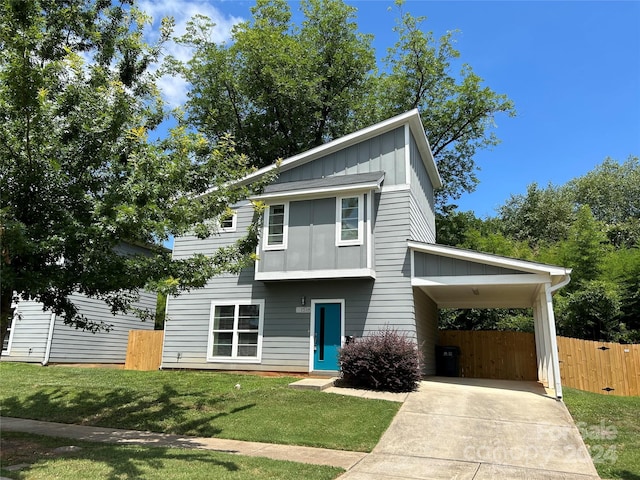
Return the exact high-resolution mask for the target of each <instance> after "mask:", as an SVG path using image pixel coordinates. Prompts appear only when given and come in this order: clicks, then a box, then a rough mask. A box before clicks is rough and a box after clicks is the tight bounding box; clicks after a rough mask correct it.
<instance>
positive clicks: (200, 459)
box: [5, 444, 241, 480]
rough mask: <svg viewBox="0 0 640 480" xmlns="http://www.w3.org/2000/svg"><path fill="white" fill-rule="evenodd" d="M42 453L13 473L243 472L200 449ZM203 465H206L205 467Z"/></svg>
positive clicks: (92, 447) (87, 447) (112, 477)
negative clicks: (71, 463) (71, 464)
mask: <svg viewBox="0 0 640 480" xmlns="http://www.w3.org/2000/svg"><path fill="white" fill-rule="evenodd" d="M40 453H41V455H39V456H38V457H37V458H34V459H33V460H34V461H35V463H33V464H31V465H30V466H28V467H26V468H24V469H22V470H21V471H20V472H16V473H14V475H16V474H17V476H18V477H17V478H19V479H22V478H29V477H30V475H31V474H37V472H39V471H40V472H42V471H45V472H47V474H51V475H55V474H56V473H55V472H56V471H57V470H58V469H59V468H62V469H64V470H65V471H66V473H67V474H68V473H69V471H67V469H71V470H70V471H71V472H73V468H76V469H81V470H82V472H83V473H84V474H90V475H91V474H93V475H96V476H97V477H98V478H103V479H109V480H116V479H120V480H121V479H134V478H141V477H151V478H155V477H158V478H162V477H164V478H167V474H168V472H179V473H181V474H182V473H184V472H183V471H184V470H185V469H187V468H189V467H190V466H193V465H194V463H197V464H199V465H198V469H200V470H202V469H204V468H206V469H207V471H209V472H210V473H211V474H212V475H213V477H212V478H215V476H216V472H217V474H218V475H221V474H222V472H223V471H226V472H237V471H239V470H241V467H240V466H239V465H238V464H237V463H235V462H232V461H224V460H222V459H221V458H216V457H217V455H215V454H212V453H211V452H201V451H197V450H189V451H176V450H171V449H169V448H164V447H153V448H136V449H135V450H133V449H132V448H131V447H125V446H106V445H105V446H103V445H99V444H83V446H82V447H81V450H78V451H74V452H72V453H64V454H57V455H51V454H50V453H46V454H45V455H42V453H43V452H40ZM54 457H55V458H59V459H66V460H73V461H80V462H91V463H92V464H93V465H86V464H83V465H82V466H80V465H76V466H75V467H66V468H65V467H64V466H63V465H57V463H58V462H54V463H53V464H50V463H48V462H47V460H48V459H51V460H52V459H53V458H54ZM203 465H206V467H204V466H203ZM5 467H6V465H5ZM94 469H95V470H94ZM78 473H80V472H78ZM169 477H171V475H169Z"/></svg>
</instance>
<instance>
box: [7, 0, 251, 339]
mask: <svg viewBox="0 0 640 480" xmlns="http://www.w3.org/2000/svg"><path fill="white" fill-rule="evenodd" d="M148 20H149V19H148V18H147V17H146V16H145V15H144V14H143V13H142V12H141V11H139V10H138V9H137V8H136V6H135V5H134V4H133V3H132V2H129V1H125V2H122V3H115V2H114V3H111V2H109V1H80V0H69V1H66V2H53V1H45V0H42V1H32V0H31V1H26V0H3V1H2V2H1V3H0V118H1V119H2V129H1V130H0V198H1V201H2V203H1V207H0V240H1V242H2V260H1V261H0V268H1V271H0V278H1V281H2V285H1V290H2V292H1V296H2V308H1V311H0V312H1V319H2V325H1V326H2V328H1V329H0V332H1V333H2V336H4V334H5V332H6V328H7V325H8V322H9V320H10V319H9V312H10V307H11V303H12V300H16V299H17V298H18V297H19V298H21V299H34V300H36V301H39V302H42V303H43V304H44V306H45V307H46V308H48V309H51V310H52V311H54V312H55V313H56V314H61V315H64V316H65V321H66V322H68V323H71V324H73V325H75V326H76V327H80V328H87V329H91V330H94V329H96V328H100V325H95V324H92V323H91V322H90V321H89V320H88V319H86V318H83V317H81V316H79V315H78V314H77V310H76V308H75V306H74V305H73V304H72V303H71V302H70V301H69V300H68V296H69V294H70V293H72V292H81V293H83V294H86V295H88V296H90V297H96V298H100V299H103V300H105V301H106V302H107V303H108V304H109V306H110V307H111V308H112V310H113V311H114V312H116V311H123V310H126V309H127V308H128V307H129V306H130V304H131V302H132V301H133V300H134V299H135V298H136V294H137V292H138V291H139V290H140V289H141V288H143V287H145V286H148V287H149V286H152V287H154V288H156V289H160V290H163V291H165V292H178V291H180V290H183V289H187V288H191V287H196V286H201V285H204V283H205V282H206V280H207V279H208V278H209V277H210V276H211V275H213V274H215V273H219V272H222V271H226V270H229V269H234V268H239V266H240V265H242V264H243V263H244V262H246V259H248V258H249V256H250V254H251V252H253V251H254V249H253V242H255V228H254V231H250V232H249V235H248V237H247V238H246V239H244V240H243V241H241V242H239V243H238V244H237V245H234V246H232V247H230V248H227V249H223V250H221V251H219V252H218V253H217V254H216V255H214V256H213V257H205V256H204V255H196V256H195V257H194V258H192V259H189V260H184V261H172V260H171V258H170V256H169V255H167V254H166V253H163V252H162V251H161V249H158V248H156V247H153V246H157V245H158V244H159V242H161V241H163V240H165V239H167V238H168V236H170V235H180V234H184V233H185V232H187V231H189V230H190V229H192V228H194V226H195V228H196V231H197V232H198V234H199V235H200V236H206V235H209V234H211V233H212V232H213V231H215V222H211V219H215V218H216V217H218V216H219V215H222V214H223V213H224V212H225V211H226V210H227V209H228V205H229V204H230V203H233V202H234V201H236V200H238V199H240V198H243V197H244V196H246V194H247V190H246V188H245V187H239V186H229V182H230V181H231V180H234V179H236V178H238V177H239V176H242V175H244V174H245V173H246V172H248V171H249V170H248V169H249V165H248V161H247V158H246V157H245V156H244V155H241V154H239V153H238V152H237V151H236V150H235V148H234V144H233V142H231V141H230V139H228V138H226V137H221V138H220V139H219V141H218V142H217V143H216V144H215V145H212V144H211V143H210V142H209V141H208V140H207V139H206V138H205V137H204V136H202V135H199V134H195V133H190V132H188V131H187V130H185V129H184V128H182V127H178V128H176V129H175V130H173V131H172V132H171V134H170V135H169V137H168V138H166V139H164V140H163V141H151V140H150V138H149V134H150V132H152V131H153V130H154V129H155V128H157V126H158V125H159V124H160V122H162V121H163V119H164V118H165V112H164V110H163V104H162V100H161V98H160V95H159V92H158V89H157V87H156V83H155V80H156V77H155V75H154V74H153V73H151V72H150V70H149V67H150V65H151V64H152V63H153V62H154V61H156V60H157V56H158V54H159V52H160V48H161V46H162V43H163V42H164V41H166V40H167V39H168V38H169V36H170V34H171V28H172V25H171V22H163V27H162V33H161V38H160V40H159V43H158V44H157V45H151V46H150V45H147V44H145V43H144V41H143V28H144V26H145V24H146V23H147V22H148ZM212 188H215V189H216V190H215V191H213V192H212V193H211V194H210V195H202V194H204V193H206V192H210V191H211V189H212ZM124 243H129V244H134V245H135V244H138V245H143V246H151V247H152V248H156V250H158V251H157V254H156V255H151V256H148V255H143V254H139V255H138V254H136V255H122V250H121V248H120V247H121V246H122V245H123V244H124Z"/></svg>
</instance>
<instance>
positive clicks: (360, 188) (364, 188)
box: [250, 177, 384, 200]
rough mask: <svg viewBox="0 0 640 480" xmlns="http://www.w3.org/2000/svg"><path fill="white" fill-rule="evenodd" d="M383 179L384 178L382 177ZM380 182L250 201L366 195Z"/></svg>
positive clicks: (294, 191) (301, 191) (254, 197)
mask: <svg viewBox="0 0 640 480" xmlns="http://www.w3.org/2000/svg"><path fill="white" fill-rule="evenodd" d="M382 178H384V177H382ZM380 184H381V182H378V181H376V182H369V183H359V184H356V185H339V186H334V187H322V188H309V189H306V190H289V191H286V192H274V193H263V194H262V195H254V196H253V197H250V200H277V199H285V198H286V199H303V198H318V197H324V196H331V195H332V194H337V193H340V194H351V193H366V192H370V191H371V190H374V191H379V190H380Z"/></svg>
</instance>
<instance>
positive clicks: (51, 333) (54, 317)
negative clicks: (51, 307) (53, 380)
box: [42, 313, 56, 366]
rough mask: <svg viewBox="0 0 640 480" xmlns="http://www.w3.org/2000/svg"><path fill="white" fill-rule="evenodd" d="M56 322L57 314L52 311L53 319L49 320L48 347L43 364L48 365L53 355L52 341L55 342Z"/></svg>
mask: <svg viewBox="0 0 640 480" xmlns="http://www.w3.org/2000/svg"><path fill="white" fill-rule="evenodd" d="M55 324H56V314H55V313H51V320H50V321H49V333H48V334H47V347H46V349H45V351H44V359H43V360H42V365H43V366H44V365H47V364H48V363H49V357H50V356H51V343H52V342H53V330H54V329H55Z"/></svg>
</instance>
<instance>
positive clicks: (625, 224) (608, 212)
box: [567, 157, 640, 247]
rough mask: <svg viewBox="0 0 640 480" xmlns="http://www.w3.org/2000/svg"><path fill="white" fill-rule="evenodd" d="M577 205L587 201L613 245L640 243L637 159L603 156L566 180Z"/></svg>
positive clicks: (639, 198) (639, 191)
mask: <svg viewBox="0 0 640 480" xmlns="http://www.w3.org/2000/svg"><path fill="white" fill-rule="evenodd" d="M567 189H568V190H569V191H570V192H571V194H572V196H573V198H574V199H575V200H574V201H575V202H576V204H577V205H588V206H589V208H591V211H592V212H593V216H594V217H595V218H596V219H597V220H599V221H600V222H603V223H604V224H605V225H606V231H607V234H608V236H609V238H610V240H611V242H612V243H613V244H614V245H616V246H622V245H626V246H628V247H633V246H634V245H637V244H638V243H640V160H639V159H638V157H629V158H628V159H627V160H626V161H625V162H624V163H618V162H616V161H615V160H613V159H611V158H606V159H605V160H604V162H602V164H600V165H598V166H596V168H594V169H593V170H592V171H590V172H589V173H587V174H586V175H584V176H582V177H578V178H576V179H574V180H571V181H570V182H569V183H568V184H567Z"/></svg>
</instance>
